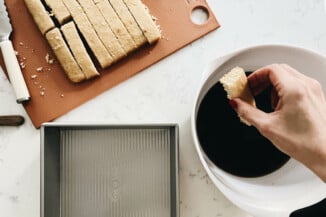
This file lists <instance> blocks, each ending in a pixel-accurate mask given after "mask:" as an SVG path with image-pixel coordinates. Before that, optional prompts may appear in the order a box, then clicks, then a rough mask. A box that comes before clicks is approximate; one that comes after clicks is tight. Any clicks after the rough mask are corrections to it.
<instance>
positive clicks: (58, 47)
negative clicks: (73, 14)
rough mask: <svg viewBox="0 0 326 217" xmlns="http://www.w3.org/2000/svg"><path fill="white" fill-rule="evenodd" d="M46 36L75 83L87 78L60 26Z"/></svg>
mask: <svg viewBox="0 0 326 217" xmlns="http://www.w3.org/2000/svg"><path fill="white" fill-rule="evenodd" d="M45 37H46V39H47V40H48V42H49V44H50V46H51V48H52V50H53V52H54V53H55V55H56V57H57V59H58V61H59V62H60V64H61V66H62V68H63V69H64V71H65V72H66V74H67V76H68V78H69V79H70V80H71V81H72V82H75V83H78V82H81V81H83V80H85V78H86V77H85V75H84V73H83V72H82V70H81V69H80V68H79V66H78V64H77V62H76V61H75V59H74V57H73V55H72V54H71V52H70V50H69V48H68V46H67V44H66V43H65V41H64V39H63V37H62V35H61V32H60V30H59V29H58V28H54V29H52V30H50V31H49V32H47V33H46V35H45Z"/></svg>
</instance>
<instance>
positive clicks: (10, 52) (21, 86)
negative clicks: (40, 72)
mask: <svg viewBox="0 0 326 217" xmlns="http://www.w3.org/2000/svg"><path fill="white" fill-rule="evenodd" d="M11 32H12V26H11V23H10V19H9V16H8V12H7V8H6V5H5V2H4V0H0V48H1V52H2V56H3V59H4V62H5V65H6V69H7V73H8V76H9V80H10V83H11V85H12V87H13V89H14V92H15V95H16V101H17V103H23V102H25V101H28V100H29V99H30V94H29V91H28V89H27V86H26V83H25V80H24V77H23V74H22V71H21V69H20V66H19V63H18V60H17V57H16V52H15V51H14V48H13V45H12V42H11V40H10V38H9V37H10V35H11Z"/></svg>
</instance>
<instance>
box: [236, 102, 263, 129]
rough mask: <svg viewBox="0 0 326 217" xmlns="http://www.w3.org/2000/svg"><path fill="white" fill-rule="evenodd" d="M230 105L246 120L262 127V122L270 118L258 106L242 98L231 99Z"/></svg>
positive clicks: (258, 127)
mask: <svg viewBox="0 0 326 217" xmlns="http://www.w3.org/2000/svg"><path fill="white" fill-rule="evenodd" d="M230 105H231V106H232V108H233V109H234V110H235V111H236V112H237V113H238V115H239V117H240V118H241V119H243V120H244V121H245V122H247V123H249V124H251V125H253V126H255V127H256V128H257V129H260V128H261V126H262V124H263V123H264V122H266V120H267V119H268V114H267V113H265V112H263V111H262V110H259V109H257V108H256V107H254V106H252V105H250V104H248V103H247V102H245V101H243V100H242V99H240V98H234V99H231V100H230Z"/></svg>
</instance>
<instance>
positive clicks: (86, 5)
mask: <svg viewBox="0 0 326 217" xmlns="http://www.w3.org/2000/svg"><path fill="white" fill-rule="evenodd" d="M77 2H78V3H79V4H80V5H81V7H82V8H83V10H84V12H85V14H86V16H87V17H88V19H89V21H90V22H91V24H92V26H93V28H94V29H95V31H96V32H97V35H98V37H99V38H100V40H101V41H102V42H103V44H104V46H105V47H106V49H107V50H108V51H109V53H110V54H111V56H112V58H113V61H114V62H116V61H118V60H119V59H121V58H122V57H125V56H127V53H126V52H125V51H124V50H123V48H122V47H121V44H120V43H119V40H118V39H117V38H116V37H115V35H114V33H113V32H112V30H111V28H110V27H109V25H108V24H107V23H106V21H105V19H104V17H103V16H102V14H101V12H100V11H99V9H98V8H97V7H96V5H95V4H94V2H93V0H77Z"/></svg>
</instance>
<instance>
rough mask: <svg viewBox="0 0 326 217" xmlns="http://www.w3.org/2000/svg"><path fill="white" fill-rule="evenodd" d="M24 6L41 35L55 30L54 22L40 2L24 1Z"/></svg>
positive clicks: (36, 0)
mask: <svg viewBox="0 0 326 217" xmlns="http://www.w3.org/2000/svg"><path fill="white" fill-rule="evenodd" d="M25 4H26V6H27V8H28V10H29V12H30V14H31V15H32V17H33V19H34V21H35V23H36V25H37V27H38V28H39V30H40V31H41V33H42V34H43V35H45V33H46V32H48V31H49V30H51V29H53V28H55V25H54V22H53V21H52V19H51V17H50V15H49V14H48V12H47V11H46V9H45V7H44V6H43V4H42V2H41V0H25Z"/></svg>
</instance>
